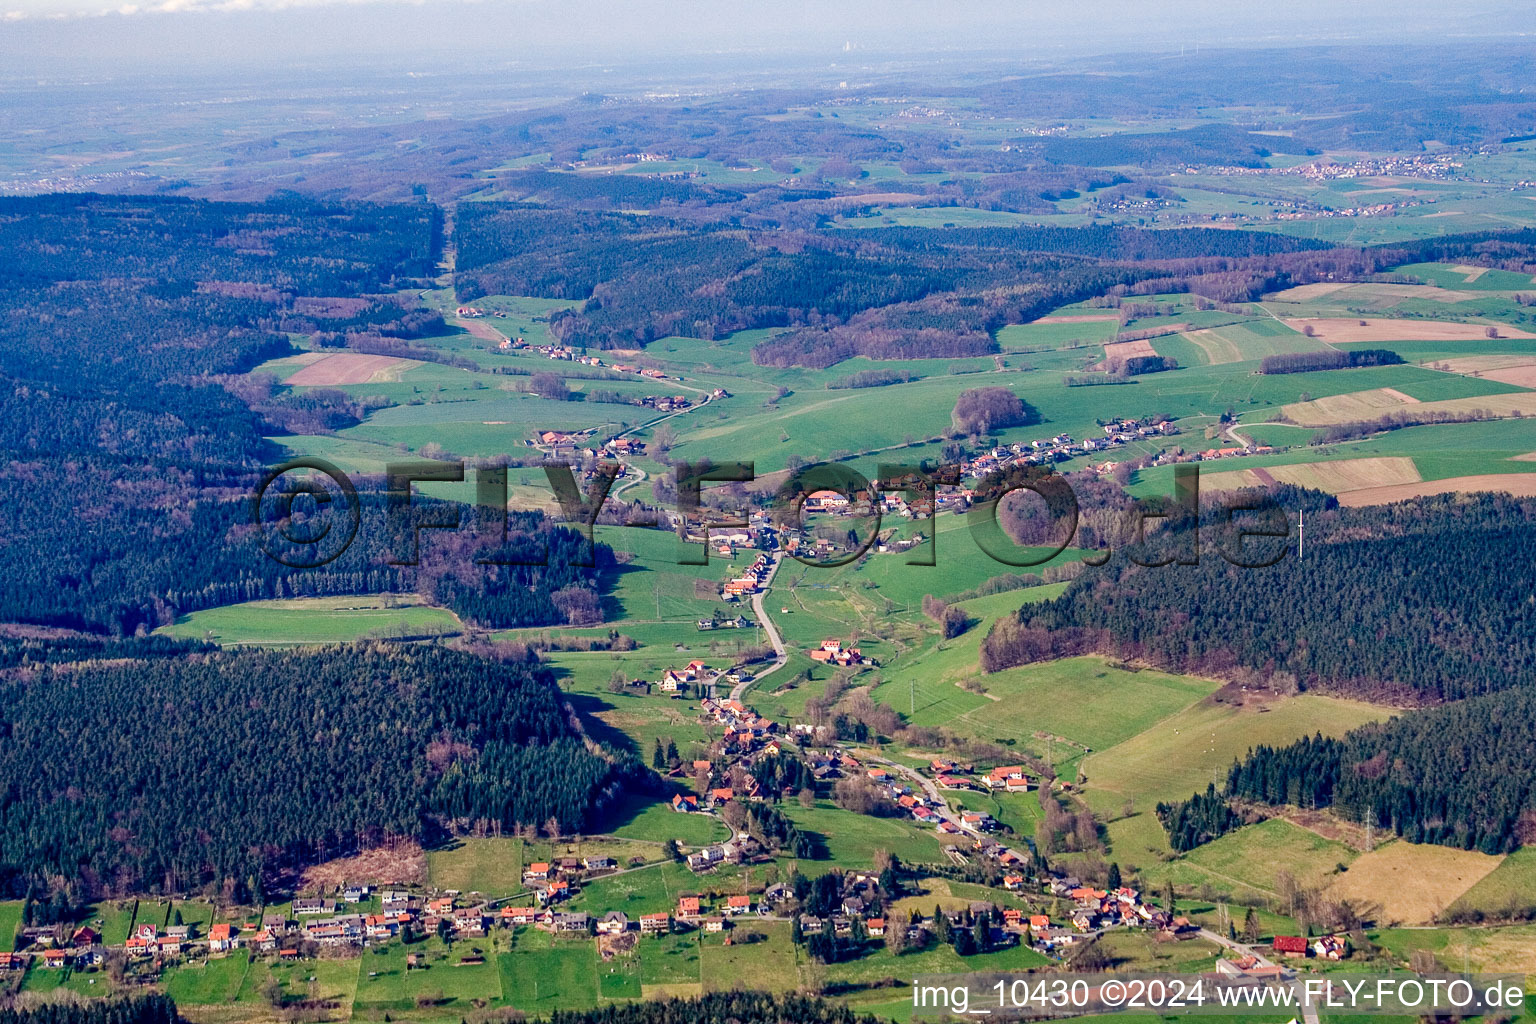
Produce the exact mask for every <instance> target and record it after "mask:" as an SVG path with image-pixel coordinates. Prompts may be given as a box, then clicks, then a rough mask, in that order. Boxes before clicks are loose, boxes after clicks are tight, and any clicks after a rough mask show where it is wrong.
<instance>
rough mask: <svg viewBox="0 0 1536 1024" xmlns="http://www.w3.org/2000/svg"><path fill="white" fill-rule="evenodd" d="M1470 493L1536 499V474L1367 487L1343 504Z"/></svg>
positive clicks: (1346, 497) (1341, 497) (1349, 494)
mask: <svg viewBox="0 0 1536 1024" xmlns="http://www.w3.org/2000/svg"><path fill="white" fill-rule="evenodd" d="M1470 491H1502V492H1503V493H1505V494H1513V495H1514V496H1515V497H1517V498H1531V497H1536V473H1484V474H1481V475H1479V476H1456V477H1451V478H1450V479H1448V480H1423V481H1420V482H1419V483H1416V484H1392V485H1390V486H1387V487H1365V488H1362V489H1360V490H1358V491H1347V492H1345V493H1343V494H1340V495H1339V504H1340V505H1351V506H1355V505H1388V504H1391V503H1392V502H1394V501H1406V500H1408V499H1409V498H1423V497H1427V496H1428V495H1431V494H1452V493H1457V492H1470Z"/></svg>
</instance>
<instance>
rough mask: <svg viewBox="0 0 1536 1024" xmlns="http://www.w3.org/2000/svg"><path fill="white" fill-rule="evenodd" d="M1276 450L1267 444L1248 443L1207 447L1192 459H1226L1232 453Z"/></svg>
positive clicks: (1259, 452) (1273, 451) (1258, 453)
mask: <svg viewBox="0 0 1536 1024" xmlns="http://www.w3.org/2000/svg"><path fill="white" fill-rule="evenodd" d="M1278 450H1279V449H1277V448H1273V447H1271V446H1270V445H1267V444H1250V445H1247V446H1246V447H1243V448H1207V449H1206V450H1205V451H1203V452H1201V453H1200V454H1199V457H1198V458H1197V459H1195V460H1193V461H1196V462H1210V461H1211V460H1212V459H1227V458H1231V457H1232V456H1234V455H1273V454H1274V453H1275V452H1276V451H1278Z"/></svg>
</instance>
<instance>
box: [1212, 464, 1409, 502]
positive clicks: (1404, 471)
mask: <svg viewBox="0 0 1536 1024" xmlns="http://www.w3.org/2000/svg"><path fill="white" fill-rule="evenodd" d="M1418 480H1419V470H1418V467H1417V466H1415V465H1414V462H1413V460H1412V459H1409V458H1404V457H1400V456H1390V457H1384V458H1370V459H1332V460H1325V461H1321V462H1297V463H1292V464H1290V465H1286V466H1265V467H1264V468H1262V469H1235V470H1227V471H1225V472H1221V473H1211V474H1208V475H1207V474H1205V473H1201V474H1200V489H1201V490H1210V491H1229V490H1238V489H1240V488H1243V487H1258V486H1260V485H1267V484H1274V483H1288V484H1295V485H1297V486H1298V487H1311V488H1315V489H1317V490H1320V491H1327V492H1329V493H1330V494H1343V493H1347V492H1350V491H1358V490H1362V489H1366V488H1371V489H1379V488H1382V487H1386V486H1388V485H1400V484H1409V485H1411V484H1414V483H1417V482H1418Z"/></svg>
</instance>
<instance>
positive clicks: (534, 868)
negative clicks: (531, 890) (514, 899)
mask: <svg viewBox="0 0 1536 1024" xmlns="http://www.w3.org/2000/svg"><path fill="white" fill-rule="evenodd" d="M523 877H524V878H528V879H532V880H533V881H535V882H538V881H542V880H544V879H546V878H548V877H549V862H548V861H542V860H540V861H534V862H533V863H532V864H529V865H528V870H526V871H524V872H523ZM452 905H453V902H452V901H451V900H450V901H449V906H452Z"/></svg>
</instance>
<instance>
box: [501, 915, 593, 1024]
mask: <svg viewBox="0 0 1536 1024" xmlns="http://www.w3.org/2000/svg"><path fill="white" fill-rule="evenodd" d="M496 962H497V965H498V967H499V970H500V975H501V990H502V993H503V997H504V999H505V1001H506V1002H507V1003H508V1004H510V1005H512V1006H514V1007H516V1008H517V1009H519V1010H522V1011H523V1012H525V1013H529V1014H533V1013H540V1014H548V1013H549V1012H550V1011H552V1010H575V1009H582V1008H585V1007H591V1006H596V1005H597V956H596V954H595V952H594V951H593V945H592V940H591V939H588V938H585V937H582V938H555V937H553V936H551V935H549V934H547V933H545V932H541V931H536V930H534V929H532V928H519V929H518V930H517V936H516V939H515V941H514V943H513V946H512V951H511V952H510V953H502V954H500V955H499V956H498V957H497V958H496Z"/></svg>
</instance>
